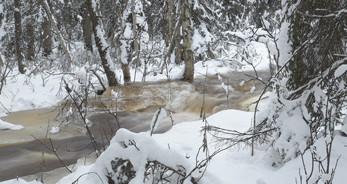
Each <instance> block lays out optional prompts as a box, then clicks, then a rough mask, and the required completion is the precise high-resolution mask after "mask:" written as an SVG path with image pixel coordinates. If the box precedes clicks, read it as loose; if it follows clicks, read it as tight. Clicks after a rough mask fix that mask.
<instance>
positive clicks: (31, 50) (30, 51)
mask: <svg viewBox="0 0 347 184" xmlns="http://www.w3.org/2000/svg"><path fill="white" fill-rule="evenodd" d="M27 35H28V37H29V40H28V55H27V57H28V60H33V58H34V57H35V51H34V42H35V39H34V30H33V26H32V25H31V24H30V23H29V24H27Z"/></svg>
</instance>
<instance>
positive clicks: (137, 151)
mask: <svg viewBox="0 0 347 184" xmlns="http://www.w3.org/2000/svg"><path fill="white" fill-rule="evenodd" d="M154 150H155V151H154ZM168 158H169V159H168ZM192 168H193V164H192V163H191V162H190V161H189V160H188V159H187V158H185V157H184V156H183V155H181V154H179V153H177V152H176V151H174V150H171V149H170V148H167V147H162V146H160V145H159V144H158V143H157V142H156V141H155V140H154V139H153V138H152V137H150V135H149V134H148V132H144V133H138V134H137V133H132V132H130V131H128V130H126V129H119V130H118V131H117V133H116V135H115V137H114V138H113V139H112V140H111V144H110V146H109V147H108V148H107V149H106V150H105V151H104V152H103V153H102V154H101V155H100V157H99V158H98V159H97V160H96V162H95V164H93V166H92V167H91V168H90V169H89V171H88V172H86V173H83V174H81V173H78V172H77V173H78V174H80V175H77V174H74V173H73V174H71V175H68V176H67V177H65V178H63V179H62V180H60V181H59V182H58V184H63V183H66V182H71V181H73V180H75V181H78V183H84V184H89V183H91V184H94V183H109V182H110V181H113V182H115V183H129V184H139V183H146V184H150V183H162V182H164V183H181V182H183V181H185V182H184V183H186V184H189V183H191V182H190V180H191V177H188V178H186V175H187V173H188V172H189V171H190V170H191V169H192Z"/></svg>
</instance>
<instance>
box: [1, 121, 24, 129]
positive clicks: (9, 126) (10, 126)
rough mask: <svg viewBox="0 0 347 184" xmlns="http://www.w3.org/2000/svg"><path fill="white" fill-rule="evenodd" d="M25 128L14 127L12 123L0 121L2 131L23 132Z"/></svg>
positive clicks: (20, 126)
mask: <svg viewBox="0 0 347 184" xmlns="http://www.w3.org/2000/svg"><path fill="white" fill-rule="evenodd" d="M23 128H24V127H23V126H22V125H14V124H11V123H7V122H5V121H2V120H1V119H0V130H21V129H23Z"/></svg>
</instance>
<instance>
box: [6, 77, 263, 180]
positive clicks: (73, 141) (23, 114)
mask: <svg viewBox="0 0 347 184" xmlns="http://www.w3.org/2000/svg"><path fill="white" fill-rule="evenodd" d="M248 74H251V75H252V72H249V73H248ZM259 75H260V77H262V78H263V79H264V80H265V81H266V80H268V79H269V72H260V73H259ZM222 77H223V79H226V78H228V80H224V83H225V84H226V85H229V86H230V90H229V101H227V99H226V95H225V92H224V91H223V89H222V88H221V87H220V81H218V79H217V76H210V77H208V78H207V80H206V86H205V85H204V83H205V79H195V81H194V82H193V83H192V84H189V83H186V82H181V81H172V82H170V84H169V83H167V82H164V81H163V82H157V83H135V84H131V85H128V86H120V87H117V88H116V89H114V91H116V92H117V93H118V95H119V98H118V100H117V113H116V114H117V118H118V122H119V125H120V127H121V128H126V129H129V130H130V131H133V132H143V131H149V129H150V128H149V125H150V122H151V119H152V117H153V115H154V112H155V111H156V110H157V109H158V108H159V107H164V108H165V109H166V110H171V111H172V112H173V117H174V124H177V123H181V122H184V121H192V120H198V119H199V118H200V111H201V107H202V103H203V101H204V100H203V91H204V89H205V94H206V95H205V112H206V115H207V116H208V115H211V114H213V113H215V112H218V111H220V110H224V109H227V108H228V106H229V108H231V109H238V110H245V111H247V110H252V108H250V107H249V105H250V103H252V101H251V100H249V99H250V98H252V97H255V96H257V95H258V94H259V93H260V91H261V90H262V89H263V87H264V85H263V84H261V83H260V82H256V83H254V81H250V82H247V81H248V80H250V78H248V77H246V76H245V75H244V74H243V73H233V74H228V75H223V76H222ZM243 80H244V81H246V84H245V85H243V86H239V83H240V82H241V81H243ZM227 81H228V82H227ZM253 85H256V87H257V88H256V91H255V92H254V93H253V94H249V93H247V92H249V90H250V89H251V87H252V86H253ZM232 89H233V90H232ZM110 93H111V92H110V91H109V90H108V91H106V92H105V93H104V94H103V95H102V97H101V98H97V99H96V98H95V99H94V100H93V99H92V100H91V103H90V104H91V105H92V106H93V107H94V111H93V113H91V114H92V115H90V116H89V117H88V119H89V120H91V121H92V122H93V126H92V127H91V128H90V129H91V132H92V134H93V136H94V137H95V138H96V142H97V144H98V146H99V147H100V148H103V147H106V146H107V145H108V140H110V139H111V138H112V136H114V134H115V132H116V131H117V129H118V128H119V126H118V123H117V122H116V120H115V117H114V116H113V115H111V114H109V113H105V112H104V111H101V110H100V108H98V107H100V101H103V103H104V104H105V105H107V106H108V107H110V108H111V109H113V110H114V111H115V108H116V107H115V104H116V103H115V100H114V99H112V95H110ZM57 114H58V111H57V110H54V108H53V107H51V108H44V109H36V110H27V111H20V112H13V113H11V114H9V115H8V116H6V117H2V118H1V119H2V120H3V121H6V122H9V123H13V124H19V125H23V126H24V127H25V128H24V129H22V130H20V131H10V130H2V131H0V182H1V181H4V180H8V179H12V178H16V177H17V176H18V177H23V176H27V175H34V174H36V173H39V172H47V171H51V170H53V169H56V168H60V167H63V165H62V164H61V162H60V161H59V160H58V159H57V157H56V156H55V155H54V154H53V153H52V152H51V151H49V150H48V149H47V148H45V147H44V146H43V145H42V144H41V143H40V142H39V141H37V140H35V138H37V139H39V140H40V141H41V142H45V144H46V145H47V146H48V147H50V148H51V147H52V145H51V143H50V141H49V140H48V139H47V138H46V139H45V137H49V138H51V140H52V144H53V147H54V148H55V149H56V151H57V154H58V155H59V157H60V159H61V160H62V161H63V162H64V164H66V165H71V164H74V163H76V161H77V159H78V158H81V157H85V156H86V155H88V154H90V153H92V152H95V150H94V147H93V146H92V145H91V144H90V138H89V137H88V136H87V133H86V130H85V128H84V127H83V126H82V125H81V124H74V123H70V124H68V125H65V123H61V121H56V120H55V117H56V116H57ZM59 125H60V131H59V132H58V133H55V134H50V133H47V129H50V126H59ZM171 126H172V122H171V119H170V117H166V118H164V119H163V120H162V121H161V122H160V125H159V127H158V128H157V129H156V131H155V133H163V132H165V131H167V130H169V129H170V128H171ZM46 135H47V136H46ZM33 136H35V138H34V137H33ZM43 153H44V154H43ZM42 160H44V162H42ZM66 174H68V173H67V172H66ZM32 178H33V177H31V180H32ZM52 183H54V182H52Z"/></svg>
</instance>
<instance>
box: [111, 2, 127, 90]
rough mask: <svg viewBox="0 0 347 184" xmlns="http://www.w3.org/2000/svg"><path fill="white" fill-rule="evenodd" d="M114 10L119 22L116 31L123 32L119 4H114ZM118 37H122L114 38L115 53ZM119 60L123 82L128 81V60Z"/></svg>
mask: <svg viewBox="0 0 347 184" xmlns="http://www.w3.org/2000/svg"><path fill="white" fill-rule="evenodd" d="M115 11H116V12H115V13H116V14H117V17H118V24H119V30H117V32H122V33H123V32H124V30H123V20H122V12H121V9H120V5H119V4H117V5H116V8H115ZM119 37H122V36H121V35H118V36H117V37H116V38H115V39H114V47H115V49H116V53H117V41H118V39H119ZM128 54H129V53H128ZM117 58H118V57H117ZM119 61H120V63H121V64H122V71H123V79H124V84H127V83H130V80H131V76H130V71H129V62H128V63H127V64H125V63H123V62H122V59H120V58H119Z"/></svg>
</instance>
